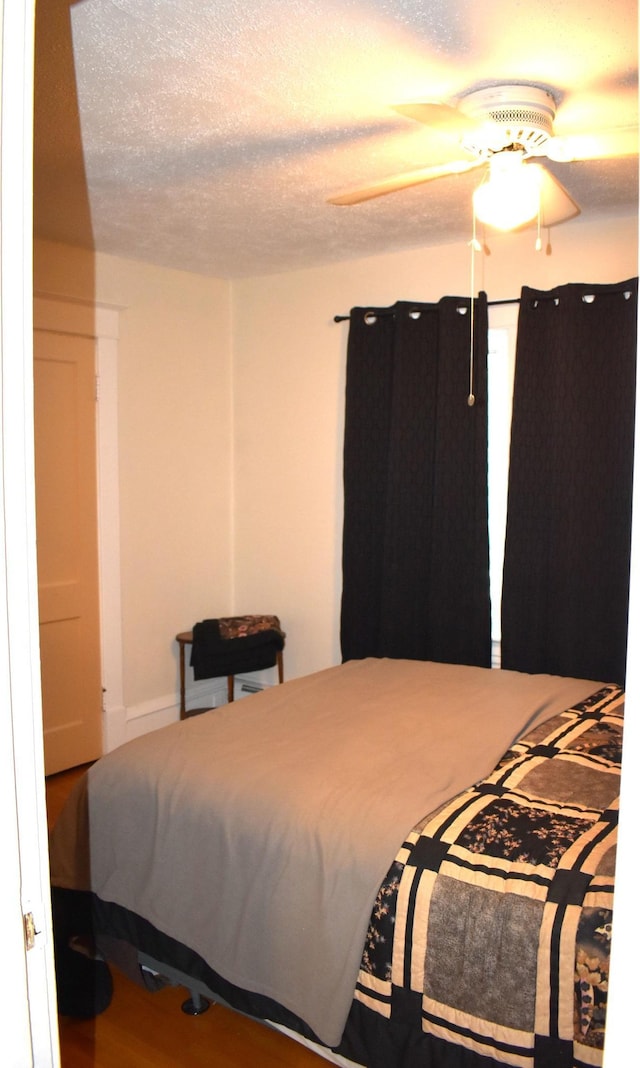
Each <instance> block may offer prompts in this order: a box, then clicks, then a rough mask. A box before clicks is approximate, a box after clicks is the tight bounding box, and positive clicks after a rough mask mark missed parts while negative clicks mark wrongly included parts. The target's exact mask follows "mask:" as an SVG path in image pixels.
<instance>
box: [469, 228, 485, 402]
mask: <svg viewBox="0 0 640 1068" xmlns="http://www.w3.org/2000/svg"><path fill="white" fill-rule="evenodd" d="M469 247H470V249H471V284H470V289H471V307H470V313H471V322H470V324H469V325H470V330H469V333H470V337H471V348H470V351H469V394H468V396H467V404H468V405H469V407H470V408H473V406H474V404H475V403H476V398H475V395H474V392H473V355H474V354H473V350H474V326H475V318H476V316H475V306H474V300H473V296H474V293H475V291H476V280H475V278H476V276H475V266H476V259H475V254H476V252H482V246H481V244H480V242H479V241H478V238H477V236H476V213H475V211H474V212H473V234H472V237H471V241H470V242H469Z"/></svg>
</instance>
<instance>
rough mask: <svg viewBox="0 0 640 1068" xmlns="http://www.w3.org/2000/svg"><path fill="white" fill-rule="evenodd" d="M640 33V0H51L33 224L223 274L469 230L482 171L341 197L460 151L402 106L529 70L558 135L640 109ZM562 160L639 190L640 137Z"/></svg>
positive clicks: (608, 185)
mask: <svg viewBox="0 0 640 1068" xmlns="http://www.w3.org/2000/svg"><path fill="white" fill-rule="evenodd" d="M637 42H638V34H637V0H606V2H604V0H535V2H533V0H529V2H522V3H520V2H518V0H485V2H484V3H482V4H480V3H478V0H429V2H426V0H77V2H73V0H38V4H37V11H36V81H35V172H34V183H35V205H34V218H35V232H36V234H37V235H38V236H41V237H45V238H49V239H51V240H56V241H65V242H68V243H71V244H75V245H81V246H86V247H93V248H96V249H97V250H100V251H103V252H110V253H114V254H117V255H122V256H126V257H133V258H136V259H143V260H148V261H150V262H153V263H158V264H161V265H166V266H173V267H177V268H181V269H184V270H191V271H197V272H200V273H203V274H211V275H216V276H219V277H240V276H247V275H257V274H265V273H271V272H274V271H282V270H292V269H296V268H299V267H305V266H312V265H318V264H323V263H328V262H332V261H336V260H346V259H351V258H355V257H361V256H368V255H376V254H379V253H384V252H389V251H394V250H401V249H406V248H411V247H418V246H423V245H430V244H442V243H444V242H447V241H449V240H460V239H463V238H464V239H468V238H469V236H470V227H471V210H470V198H471V192H472V190H473V188H474V187H475V186H476V185H477V184H478V177H477V174H475V172H472V173H471V174H468V175H458V176H456V177H448V178H442V179H438V180H437V181H435V182H432V183H429V184H428V185H422V186H419V187H417V188H413V189H408V190H405V191H403V192H397V193H394V194H392V195H390V196H385V197H380V198H377V199H375V200H372V201H369V202H367V203H364V204H360V205H357V206H355V207H336V206H333V205H329V204H327V203H326V200H327V198H328V197H329V196H331V195H332V194H335V193H338V192H341V191H342V190H344V189H348V188H351V187H353V186H359V185H364V184H368V183H371V182H374V181H376V180H378V179H381V178H386V177H387V176H389V175H391V174H395V173H397V172H400V171H410V170H415V169H416V168H418V167H422V166H427V165H431V164H435V163H440V162H442V161H443V160H449V159H451V158H453V156H452V147H451V144H450V143H449V142H445V141H444V139H443V137H442V136H441V135H439V134H437V133H435V132H433V131H430V130H427V129H426V128H425V127H424V126H421V125H418V124H417V123H415V122H412V121H411V120H409V119H406V118H403V117H402V116H400V115H399V114H397V113H396V112H394V111H392V110H391V105H393V104H399V103H404V102H409V101H415V100H445V101H446V100H450V99H452V98H455V97H456V96H458V95H459V94H461V93H462V92H464V91H465V90H466V89H468V88H470V87H472V86H482V85H486V84H489V83H492V82H503V81H523V82H529V83H535V84H541V85H545V86H547V87H549V88H551V89H552V91H553V92H554V95H555V96H556V99H557V100H558V101H559V102H560V103H559V110H558V116H557V118H556V123H555V129H556V132H558V133H566V132H571V133H574V132H588V131H589V130H591V129H598V130H599V129H603V128H608V127H610V126H627V125H629V124H636V123H637V119H638V69H637V67H638V47H637ZM453 155H456V153H453ZM457 155H458V156H459V155H460V153H459V152H458V153H457ZM549 167H550V169H552V170H553V171H554V173H555V174H556V175H557V176H558V177H559V178H560V180H561V181H562V183H563V185H564V186H565V187H566V188H567V190H568V191H569V192H570V193H571V195H572V197H573V198H574V199H575V200H576V201H577V202H578V203H579V205H580V207H581V209H582V216H581V218H590V217H593V216H595V215H596V214H597V215H602V214H609V213H616V212H617V213H619V212H621V211H625V210H626V211H628V210H629V209H630V208H631V209H632V210H635V208H637V203H638V180H637V175H638V157H637V155H636V156H628V157H625V158H623V159H617V160H607V161H598V162H580V163H564V164H549ZM579 222H580V219H578V220H577V221H576V222H568V223H564V224H562V225H564V226H567V227H569V226H575V225H579Z"/></svg>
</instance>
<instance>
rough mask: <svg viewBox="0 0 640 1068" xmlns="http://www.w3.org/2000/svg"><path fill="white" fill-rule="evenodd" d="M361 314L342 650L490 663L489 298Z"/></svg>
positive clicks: (351, 391) (350, 376)
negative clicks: (472, 396) (472, 311)
mask: <svg viewBox="0 0 640 1068" xmlns="http://www.w3.org/2000/svg"><path fill="white" fill-rule="evenodd" d="M474 307H475V316H474V320H475V321H474V331H473V333H474V336H475V344H474V382H473V392H474V394H475V398H476V402H475V405H474V406H473V407H471V406H469V405H468V403H467V397H468V393H469V365H470V348H471V344H470V342H471V316H470V314H469V312H470V301H469V300H468V299H464V298H455V297H445V298H443V299H442V300H441V301H439V302H438V303H437V304H410V303H406V302H399V303H397V304H395V305H394V306H393V308H387V309H365V308H354V309H352V311H351V315H350V319H351V325H350V331H349V343H348V354H347V384H346V418H345V440H344V498H345V499H344V507H345V514H344V531H343V555H342V565H343V591H342V610H341V645H342V657H343V660H350V659H359V658H362V657H367V656H388V657H403V658H409V659H418V660H421V659H422V660H438V661H443V662H450V663H465V664H475V665H479V666H488V665H489V664H490V662H491V638H490V607H489V565H488V555H489V554H488V532H487V386H486V383H487V372H486V367H487V337H488V333H487V303H486V296H485V295H484V294H481V295H480V297H479V298H478V299H477V300H476V301H475V302H474Z"/></svg>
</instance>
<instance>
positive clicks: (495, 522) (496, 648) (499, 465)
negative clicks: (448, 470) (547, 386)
mask: <svg viewBox="0 0 640 1068" xmlns="http://www.w3.org/2000/svg"><path fill="white" fill-rule="evenodd" d="M517 328H518V305H517V304H501V305H497V306H494V307H489V360H488V396H489V409H488V418H489V442H488V475H489V586H490V591H491V665H492V667H500V641H501V637H502V635H501V624H500V604H501V593H502V565H503V561H504V538H505V530H506V522H507V488H508V480H509V441H510V437H511V402H512V397H513V375H514V370H515V357H516V334H517Z"/></svg>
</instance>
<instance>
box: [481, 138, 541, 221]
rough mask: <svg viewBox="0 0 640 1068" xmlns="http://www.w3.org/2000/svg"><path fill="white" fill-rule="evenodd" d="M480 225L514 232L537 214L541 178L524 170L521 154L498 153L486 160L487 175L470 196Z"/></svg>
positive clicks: (535, 171)
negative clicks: (487, 164) (483, 224)
mask: <svg viewBox="0 0 640 1068" xmlns="http://www.w3.org/2000/svg"><path fill="white" fill-rule="evenodd" d="M473 211H474V214H475V216H476V218H477V219H479V220H480V222H483V223H485V224H486V225H487V226H492V227H495V228H496V229H497V230H516V229H517V228H518V227H519V226H524V225H525V223H528V222H531V220H532V219H535V217H536V216H537V215H538V213H539V211H540V175H539V171H538V170H537V168H535V167H527V166H526V165H525V162H524V153H523V152H514V151H504V152H497V153H496V154H495V155H493V156H491V158H490V160H489V176H488V179H487V180H486V181H485V182H483V183H482V184H481V185H479V186H478V188H477V189H476V190H475V192H474V194H473Z"/></svg>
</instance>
